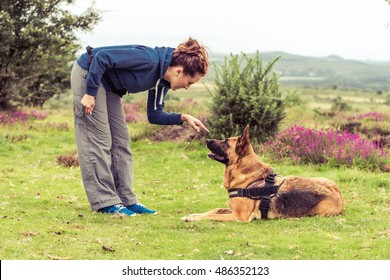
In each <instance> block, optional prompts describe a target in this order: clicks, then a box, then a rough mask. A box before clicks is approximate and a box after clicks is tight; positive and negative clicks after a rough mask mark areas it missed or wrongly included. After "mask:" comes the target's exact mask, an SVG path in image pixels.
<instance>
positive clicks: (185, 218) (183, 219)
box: [180, 216, 191, 222]
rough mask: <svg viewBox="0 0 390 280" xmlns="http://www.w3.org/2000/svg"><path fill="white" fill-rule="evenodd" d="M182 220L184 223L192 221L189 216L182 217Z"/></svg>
mask: <svg viewBox="0 0 390 280" xmlns="http://www.w3.org/2000/svg"><path fill="white" fill-rule="evenodd" d="M180 220H182V221H184V222H191V220H190V217H189V216H186V217H182V218H180Z"/></svg>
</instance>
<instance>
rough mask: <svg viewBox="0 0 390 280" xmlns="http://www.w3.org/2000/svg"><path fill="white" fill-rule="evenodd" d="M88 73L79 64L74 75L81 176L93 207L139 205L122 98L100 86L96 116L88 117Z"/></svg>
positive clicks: (74, 102)
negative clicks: (86, 99) (86, 108)
mask: <svg viewBox="0 0 390 280" xmlns="http://www.w3.org/2000/svg"><path fill="white" fill-rule="evenodd" d="M86 76H87V71H86V70H84V69H82V68H81V67H80V66H79V65H78V64H77V63H75V64H74V66H73V69H72V73H71V87H72V91H73V109H74V129H75V134H76V143H77V150H78V157H79V162H80V169H81V175H82V179H83V184H84V188H85V191H86V194H87V197H88V201H89V203H90V205H91V209H92V210H94V211H96V210H98V209H100V208H103V207H106V206H110V205H114V204H118V203H122V204H124V205H125V206H127V205H131V204H134V203H137V198H136V195H135V194H134V193H133V191H132V185H133V156H132V154H131V150H130V135H129V132H128V128H127V124H126V121H125V117H124V112H123V107H122V104H121V98H120V97H119V96H118V95H117V94H115V93H112V92H106V90H105V89H104V87H103V85H100V87H99V91H98V93H97V96H96V99H95V108H94V110H93V113H92V115H89V114H85V113H84V108H83V106H82V104H81V102H80V101H81V99H82V98H83V96H84V94H85V88H86V85H85V79H86Z"/></svg>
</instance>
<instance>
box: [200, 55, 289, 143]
mask: <svg viewBox="0 0 390 280" xmlns="http://www.w3.org/2000/svg"><path fill="white" fill-rule="evenodd" d="M278 59H279V58H276V59H275V60H273V61H271V62H269V63H268V64H267V65H266V66H265V67H264V66H263V63H262V60H261V57H260V55H259V52H257V53H256V56H255V57H254V58H249V57H248V56H247V55H245V54H242V55H241V56H238V55H231V56H230V60H229V61H228V60H227V59H225V64H224V65H221V66H217V65H215V68H216V74H215V84H216V89H215V92H214V93H212V95H213V96H212V104H211V106H210V111H211V116H210V117H209V118H208V119H207V122H208V125H209V126H210V127H211V128H212V129H211V136H212V137H215V138H227V137H230V136H233V135H239V134H240V133H241V131H242V130H243V129H244V127H245V126H246V125H248V124H249V125H250V127H251V135H252V138H253V139H256V140H260V141H264V140H265V139H266V138H267V137H268V136H269V135H274V134H275V133H276V132H277V129H278V125H279V123H280V121H281V120H282V119H283V118H284V117H285V108H286V106H287V103H288V98H287V97H286V98H283V97H282V93H281V91H280V89H279V85H278V78H277V76H276V74H275V73H273V72H271V71H272V67H273V65H274V64H275V63H276V61H277V60H278ZM288 97H289V96H288Z"/></svg>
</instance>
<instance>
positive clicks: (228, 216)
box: [181, 208, 241, 222]
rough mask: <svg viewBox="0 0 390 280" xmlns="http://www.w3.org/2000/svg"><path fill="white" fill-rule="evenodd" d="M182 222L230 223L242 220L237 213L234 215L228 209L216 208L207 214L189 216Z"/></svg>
mask: <svg viewBox="0 0 390 280" xmlns="http://www.w3.org/2000/svg"><path fill="white" fill-rule="evenodd" d="M181 220H183V221H186V222H193V221H199V220H213V221H220V222H228V221H240V220H241V219H240V218H239V216H238V215H237V214H236V213H233V212H232V211H231V210H230V209H228V208H216V209H213V210H211V211H208V212H206V213H202V214H192V215H188V216H186V217H183V218H181Z"/></svg>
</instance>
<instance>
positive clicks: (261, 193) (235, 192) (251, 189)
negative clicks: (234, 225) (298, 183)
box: [228, 170, 286, 219]
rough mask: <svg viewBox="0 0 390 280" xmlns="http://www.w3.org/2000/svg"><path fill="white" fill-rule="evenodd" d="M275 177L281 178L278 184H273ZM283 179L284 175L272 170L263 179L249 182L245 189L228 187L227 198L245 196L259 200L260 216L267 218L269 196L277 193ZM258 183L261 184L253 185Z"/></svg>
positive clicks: (284, 179)
mask: <svg viewBox="0 0 390 280" xmlns="http://www.w3.org/2000/svg"><path fill="white" fill-rule="evenodd" d="M276 177H278V178H280V179H281V180H282V181H281V183H279V184H278V185H275V183H276ZM284 181H286V178H285V177H283V176H280V175H277V174H275V173H274V171H273V170H272V172H271V174H269V175H268V176H267V177H266V178H265V179H260V180H256V181H254V182H252V183H250V184H249V185H248V186H247V187H246V188H245V189H242V188H232V189H229V190H228V193H229V198H235V197H246V198H250V199H253V200H260V212H261V218H262V219H268V211H269V206H270V203H271V198H272V197H274V196H275V195H276V194H277V193H278V191H279V189H280V187H281V186H282V185H283V184H284ZM263 182H264V183H263ZM259 183H260V184H262V185H263V186H260V187H255V186H258V185H259Z"/></svg>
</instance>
